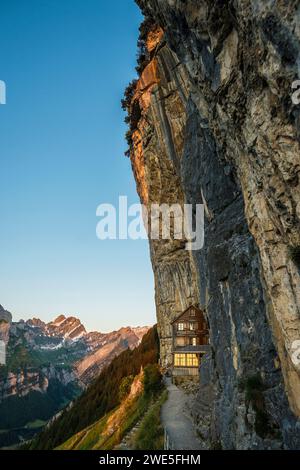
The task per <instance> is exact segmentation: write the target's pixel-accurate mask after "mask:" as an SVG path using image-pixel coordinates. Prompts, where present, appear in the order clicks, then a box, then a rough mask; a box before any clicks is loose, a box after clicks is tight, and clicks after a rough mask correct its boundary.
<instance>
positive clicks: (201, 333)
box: [174, 328, 208, 336]
mask: <svg viewBox="0 0 300 470" xmlns="http://www.w3.org/2000/svg"><path fill="white" fill-rule="evenodd" d="M174 334H175V335H176V336H188V335H194V336H195V335H196V336H208V330H199V329H195V330H190V329H189V328H185V329H184V330H177V328H174Z"/></svg>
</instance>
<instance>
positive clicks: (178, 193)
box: [128, 0, 300, 449]
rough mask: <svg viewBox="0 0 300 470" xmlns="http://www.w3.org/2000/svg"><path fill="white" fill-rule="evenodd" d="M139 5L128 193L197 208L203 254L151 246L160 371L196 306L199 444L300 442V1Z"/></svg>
mask: <svg viewBox="0 0 300 470" xmlns="http://www.w3.org/2000/svg"><path fill="white" fill-rule="evenodd" d="M137 3H138V4H139V6H140V7H141V9H142V12H143V13H144V15H145V17H146V21H147V22H148V24H150V25H151V27H149V28H148V35H147V36H146V40H144V41H145V47H146V49H147V58H148V60H147V61H146V62H145V64H144V67H143V68H142V70H141V73H140V78H139V80H138V81H137V83H136V84H135V86H134V91H133V93H132V96H131V101H130V104H129V105H128V111H129V120H130V132H131V141H130V158H131V163H132V167H133V172H134V175H135V179H136V183H137V191H138V193H139V195H140V198H141V201H142V202H143V203H144V204H146V205H147V206H148V207H149V205H150V204H151V203H159V204H162V203H167V204H173V203H179V204H181V205H182V204H184V203H193V204H196V203H202V204H204V207H205V244H204V248H203V249H202V250H199V251H194V252H188V251H187V250H185V240H175V239H174V237H173V238H172V239H171V240H150V254H151V261H152V265H153V271H154V278H155V299H156V307H157V318H158V328H159V335H160V343H161V362H162V365H163V366H164V367H168V366H169V365H170V363H171V348H172V340H171V326H170V322H171V321H172V320H173V319H174V318H175V317H176V316H177V315H178V314H179V313H180V312H181V311H183V310H184V309H185V308H187V307H188V306H189V305H190V304H192V303H193V304H199V305H200V306H201V308H203V309H204V310H205V312H206V315H207V319H208V322H209V326H210V344H211V356H210V357H208V358H206V360H205V361H204V363H203V365H202V367H201V384H200V389H199V396H198V399H197V400H195V403H194V407H193V410H194V417H195V420H196V421H197V422H198V427H199V435H200V436H202V440H203V447H205V448H220V447H221V448H225V449H230V448H236V449H248V448H253V449H254V448H260V449H269V448H289V449H293V448H299V446H300V422H299V420H298V418H299V416H300V365H299V364H298V363H297V361H295V360H294V359H293V357H294V356H293V354H294V352H295V344H297V343H295V342H297V341H299V339H300V275H299V274H300V273H299V266H300V263H299V252H300V248H299V247H300V230H299V228H300V181H299V172H300V149H299V135H300V106H298V107H297V106H296V105H295V104H294V103H293V101H292V83H293V81H294V80H296V79H297V78H298V73H299V70H298V67H299V58H300V43H299V41H300V26H299V25H300V11H299V5H298V2H297V1H289V2H287V1H284V0H283V1H281V0H277V1H272V2H271V1H267V2H259V1H256V0H236V1H229V2H224V1H221V0H218V1H210V0H207V1H204V0H197V1H196V0H185V1H183V0H137ZM297 253H298V255H297ZM201 387H202V392H203V393H201ZM205 397H206V398H205ZM193 410H192V411H193Z"/></svg>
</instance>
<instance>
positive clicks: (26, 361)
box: [0, 308, 148, 447]
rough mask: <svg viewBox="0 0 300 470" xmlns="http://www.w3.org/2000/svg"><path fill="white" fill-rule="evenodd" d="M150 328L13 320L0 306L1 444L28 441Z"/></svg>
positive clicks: (63, 320) (61, 320)
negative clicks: (2, 350) (1, 356)
mask: <svg viewBox="0 0 300 470" xmlns="http://www.w3.org/2000/svg"><path fill="white" fill-rule="evenodd" d="M146 331H148V327H138V328H130V327H126V328H121V329H120V330H118V331H113V332H111V333H100V332H91V333H88V332H86V330H85V328H84V326H83V325H82V323H81V322H80V320H79V319H78V318H75V317H65V316H63V315H60V316H59V317H57V318H56V319H55V320H53V321H52V322H50V323H44V322H43V321H41V320H39V319H37V318H34V319H32V320H28V321H22V320H21V321H19V322H13V321H12V316H11V314H9V312H7V311H5V310H4V309H3V308H1V310H0V339H2V340H3V341H4V342H5V344H6V364H5V365H1V366H0V447H3V446H9V445H12V444H15V443H18V442H19V441H20V440H22V439H29V438H31V437H32V436H33V435H34V434H36V433H37V432H38V431H40V430H41V429H42V427H43V426H44V425H45V424H46V423H47V421H48V420H49V419H50V418H52V417H53V416H54V415H55V414H56V413H57V412H59V411H60V410H61V409H62V408H64V407H65V406H66V405H67V404H68V403H69V402H70V401H72V400H73V399H74V398H76V397H77V396H78V395H80V394H81V393H82V391H83V390H84V388H85V387H86V386H87V384H89V383H91V382H92V381H93V379H94V378H95V377H96V376H97V375H98V374H99V373H100V372H101V370H102V369H103V368H104V367H105V366H107V365H108V364H109V363H110V362H111V360H112V359H113V358H114V357H115V356H117V355H118V354H120V353H121V352H122V351H124V350H126V349H127V348H134V347H136V346H137V345H138V344H139V343H140V341H141V338H142V336H143V334H144V333H145V332H146Z"/></svg>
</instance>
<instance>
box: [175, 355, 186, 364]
mask: <svg viewBox="0 0 300 470" xmlns="http://www.w3.org/2000/svg"><path fill="white" fill-rule="evenodd" d="M174 365H175V366H185V354H178V353H176V354H175V356H174Z"/></svg>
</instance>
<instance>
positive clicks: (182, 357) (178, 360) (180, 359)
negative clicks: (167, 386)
mask: <svg viewBox="0 0 300 470" xmlns="http://www.w3.org/2000/svg"><path fill="white" fill-rule="evenodd" d="M198 365H199V358H198V356H197V354H180V353H176V354H175V355H174V366H176V367H198Z"/></svg>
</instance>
